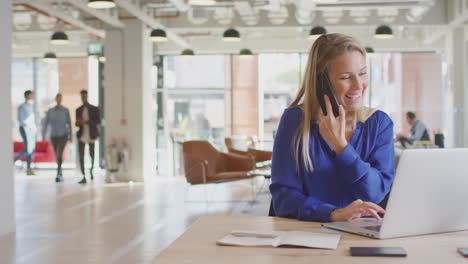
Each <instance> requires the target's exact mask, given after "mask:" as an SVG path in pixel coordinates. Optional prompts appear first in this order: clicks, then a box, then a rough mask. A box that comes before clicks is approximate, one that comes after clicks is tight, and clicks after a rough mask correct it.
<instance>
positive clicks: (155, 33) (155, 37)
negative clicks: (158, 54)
mask: <svg viewBox="0 0 468 264" xmlns="http://www.w3.org/2000/svg"><path fill="white" fill-rule="evenodd" d="M151 40H152V41H153V42H165V41H167V35H166V31H164V30H162V29H153V30H152V31H151Z"/></svg>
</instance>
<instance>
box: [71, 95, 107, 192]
mask: <svg viewBox="0 0 468 264" xmlns="http://www.w3.org/2000/svg"><path fill="white" fill-rule="evenodd" d="M80 95H81V101H82V102H83V105H82V106H80V107H79V108H78V109H76V123H75V125H76V126H77V127H79V130H78V133H77V138H78V152H79V155H80V168H81V174H83V179H81V181H79V182H78V183H79V184H85V183H86V176H85V165H84V150H85V145H86V144H88V146H89V155H90V156H91V169H90V170H89V174H90V176H91V180H93V179H94V175H93V169H94V142H96V139H97V138H98V137H99V128H98V126H99V124H100V123H101V117H100V114H99V108H97V107H96V106H94V105H91V104H90V103H89V102H88V91H86V90H82V91H81V92H80Z"/></svg>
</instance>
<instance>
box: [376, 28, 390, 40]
mask: <svg viewBox="0 0 468 264" xmlns="http://www.w3.org/2000/svg"><path fill="white" fill-rule="evenodd" d="M374 38H377V39H392V38H393V30H392V29H391V28H390V27H389V26H385V25H384V26H379V27H378V28H377V29H376V30H375V35H374Z"/></svg>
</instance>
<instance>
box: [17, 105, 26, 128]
mask: <svg viewBox="0 0 468 264" xmlns="http://www.w3.org/2000/svg"><path fill="white" fill-rule="evenodd" d="M23 106H24V105H23V104H21V105H20V106H19V107H18V121H19V123H20V126H25V125H26V124H25V123H24V121H26V118H27V117H28V112H27V110H26V109H25V108H24V107H23Z"/></svg>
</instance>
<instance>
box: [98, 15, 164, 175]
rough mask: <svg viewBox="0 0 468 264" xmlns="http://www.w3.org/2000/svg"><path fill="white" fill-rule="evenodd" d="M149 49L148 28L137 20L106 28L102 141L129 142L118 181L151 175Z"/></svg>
mask: <svg viewBox="0 0 468 264" xmlns="http://www.w3.org/2000/svg"><path fill="white" fill-rule="evenodd" d="M152 51H153V50H152V43H151V41H150V40H149V29H147V28H146V26H145V25H144V24H143V23H141V22H140V21H138V20H127V21H126V22H125V28H124V29H123V30H116V29H113V30H108V31H107V32H106V40H105V45H104V52H105V56H106V64H105V66H104V67H105V68H104V118H105V143H106V145H108V144H110V143H111V141H112V138H116V139H118V140H120V139H121V138H125V139H126V141H127V142H128V144H129V146H130V163H129V172H128V174H127V175H126V176H125V177H123V178H121V179H119V180H121V181H130V180H131V181H143V180H144V179H145V178H148V177H151V176H154V175H155V167H156V159H155V157H156V156H155V153H156V145H155V137H156V134H155V130H156V128H155V124H154V121H155V118H154V117H155V109H153V107H152V104H153V99H152V98H153V95H152V91H151V83H150V82H151V78H150V77H151V76H150V74H151V66H152V58H153V54H152Z"/></svg>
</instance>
